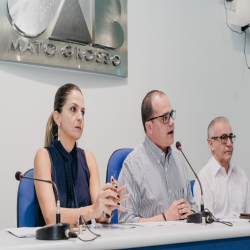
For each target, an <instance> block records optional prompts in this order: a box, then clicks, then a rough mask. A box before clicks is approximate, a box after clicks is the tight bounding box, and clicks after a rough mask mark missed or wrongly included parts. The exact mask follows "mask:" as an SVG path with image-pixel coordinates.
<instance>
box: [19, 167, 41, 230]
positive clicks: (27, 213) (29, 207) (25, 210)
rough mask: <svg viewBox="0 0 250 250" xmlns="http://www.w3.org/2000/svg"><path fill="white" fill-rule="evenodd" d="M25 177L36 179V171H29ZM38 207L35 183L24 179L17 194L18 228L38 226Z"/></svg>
mask: <svg viewBox="0 0 250 250" xmlns="http://www.w3.org/2000/svg"><path fill="white" fill-rule="evenodd" d="M24 176H27V177H34V169H30V170H28V171H27V172H26V173H25V174H24ZM37 205H38V201H37V198H36V192H35V186H34V181H33V180H27V179H23V180H22V181H20V183H19V187H18V192H17V227H35V226H36V209H37Z"/></svg>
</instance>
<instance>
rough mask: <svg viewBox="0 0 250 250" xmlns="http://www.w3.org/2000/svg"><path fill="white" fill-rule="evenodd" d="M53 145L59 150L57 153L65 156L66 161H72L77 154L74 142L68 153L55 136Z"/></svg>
mask: <svg viewBox="0 0 250 250" xmlns="http://www.w3.org/2000/svg"><path fill="white" fill-rule="evenodd" d="M54 145H55V147H56V148H57V150H58V151H59V153H60V154H61V155H62V156H63V157H64V158H66V159H67V160H68V161H70V162H72V161H73V160H74V159H75V158H76V155H77V150H76V143H75V146H74V148H73V149H72V151H71V152H70V153H68V152H67V151H66V150H65V148H64V147H63V145H62V143H61V142H60V141H58V138H57V137H56V138H55V140H54Z"/></svg>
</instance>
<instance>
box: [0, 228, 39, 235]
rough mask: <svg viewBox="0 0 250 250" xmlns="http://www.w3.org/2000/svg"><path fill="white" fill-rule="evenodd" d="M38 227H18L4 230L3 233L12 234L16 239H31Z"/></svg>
mask: <svg viewBox="0 0 250 250" xmlns="http://www.w3.org/2000/svg"><path fill="white" fill-rule="evenodd" d="M39 228H40V227H19V228H6V229H5V231H7V232H9V233H11V234H13V235H14V236H16V237H18V238H33V237H35V236H36V230H37V229H39Z"/></svg>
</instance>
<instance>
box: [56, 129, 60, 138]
mask: <svg viewBox="0 0 250 250" xmlns="http://www.w3.org/2000/svg"><path fill="white" fill-rule="evenodd" d="M57 134H58V141H60V128H59V127H58V132H57Z"/></svg>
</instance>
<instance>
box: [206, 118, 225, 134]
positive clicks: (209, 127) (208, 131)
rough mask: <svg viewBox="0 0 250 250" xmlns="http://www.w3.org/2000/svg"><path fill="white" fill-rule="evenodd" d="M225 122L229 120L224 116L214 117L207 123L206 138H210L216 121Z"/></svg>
mask: <svg viewBox="0 0 250 250" xmlns="http://www.w3.org/2000/svg"><path fill="white" fill-rule="evenodd" d="M220 121H222V122H226V123H229V120H228V119H227V118H226V117H224V116H219V117H216V118H214V119H213V120H212V121H211V122H210V124H209V125H208V128H207V139H209V138H211V137H213V136H214V125H215V123H216V122H220Z"/></svg>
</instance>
